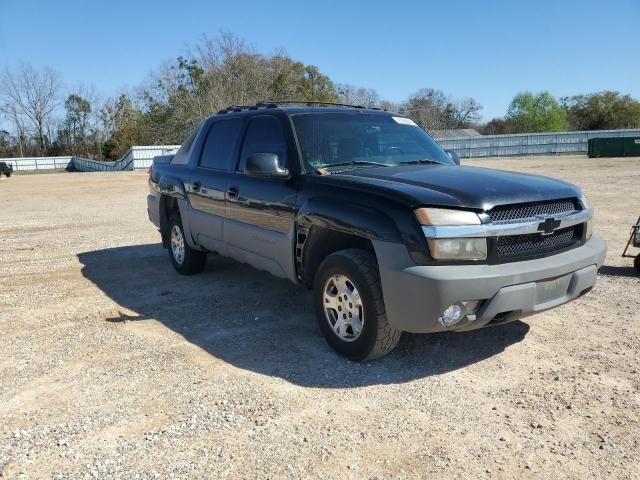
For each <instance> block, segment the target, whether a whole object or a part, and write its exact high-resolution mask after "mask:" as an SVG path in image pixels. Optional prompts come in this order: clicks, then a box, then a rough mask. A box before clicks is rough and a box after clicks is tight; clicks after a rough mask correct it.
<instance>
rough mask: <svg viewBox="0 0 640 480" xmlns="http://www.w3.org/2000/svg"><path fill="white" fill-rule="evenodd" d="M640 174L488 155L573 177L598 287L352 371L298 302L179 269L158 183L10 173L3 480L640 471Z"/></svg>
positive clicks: (282, 287)
mask: <svg viewBox="0 0 640 480" xmlns="http://www.w3.org/2000/svg"><path fill="white" fill-rule="evenodd" d="M639 160H640V159H606V160H604V159H601V160H588V159H585V158H575V157H557V158H553V157H547V158H543V157H536V158H526V159H513V160H509V159H506V160H505V159H500V160H496V159H489V160H482V161H473V162H469V163H470V164H472V165H474V166H490V167H495V168H502V169H510V170H518V171H524V172H530V173H539V174H547V175H553V176H557V177H561V178H565V179H568V180H570V181H573V182H576V183H578V184H580V185H581V186H582V187H583V188H584V189H585V191H586V193H587V195H588V197H590V200H591V202H592V203H593V204H594V207H595V209H596V231H597V232H598V233H600V234H602V235H603V236H604V237H605V238H606V239H607V241H608V244H609V253H608V257H607V261H606V265H605V266H604V267H603V268H602V269H601V272H600V275H599V279H598V284H597V286H596V288H595V289H594V291H593V292H591V293H590V294H589V295H587V296H585V297H583V298H581V299H579V300H577V301H576V302H574V303H571V304H569V305H565V306H563V307H560V308H558V309H555V310H553V311H550V312H546V313H543V314H540V315H537V316H535V317H530V318H528V319H526V321H525V322H514V323H511V324H508V325H503V326H498V327H494V328H490V329H485V330H482V331H478V332H471V333H466V334H437V335H404V336H403V338H402V340H401V343H400V346H399V348H398V349H397V350H396V351H394V352H393V353H392V354H391V355H389V356H388V357H386V358H384V359H383V360H381V361H377V362H373V363H369V364H356V363H350V362H348V361H346V360H344V359H342V358H340V357H338V356H337V355H335V354H334V353H333V352H332V351H331V350H330V349H329V348H328V346H327V345H326V343H325V342H324V340H323V338H322V337H321V336H320V333H319V330H318V328H317V326H316V324H315V320H314V317H313V314H312V308H311V299H310V294H309V292H308V291H307V290H305V289H303V288H301V287H297V286H295V285H292V284H289V283H287V282H285V281H282V280H278V279H275V278H273V277H270V276H269V275H268V274H266V273H262V272H258V271H256V270H253V269H251V268H250V267H247V266H244V265H239V264H236V263H234V262H232V261H229V260H226V259H223V258H220V257H212V258H210V259H209V263H208V268H207V270H206V272H205V273H204V274H202V275H198V276H195V277H190V278H185V277H181V276H179V275H177V274H175V273H174V272H173V270H172V268H171V265H170V263H169V259H168V256H167V253H166V251H164V250H162V248H161V247H160V245H159V243H158V241H159V235H158V233H157V232H156V231H155V229H154V227H153V226H152V225H151V224H150V223H149V222H148V220H147V218H146V205H145V195H146V191H147V186H146V175H145V174H144V173H142V172H135V173H120V172H118V173H104V174H103V173H89V174H81V173H77V174H52V175H42V176H39V175H29V176H19V175H16V176H15V177H12V178H9V179H5V178H3V179H2V180H0V200H1V205H2V212H3V215H2V217H0V259H1V263H0V477H3V478H61V479H62V478H64V479H74V478H143V479H144V478H216V479H221V478H234V479H235V478H256V479H262V478H326V479H330V478H336V479H342V478H353V479H391V478H442V477H447V478H514V477H517V478H576V479H584V478H640V463H639V462H640V460H639V459H638V454H639V453H640V371H639V370H640V330H639V327H640V314H638V310H639V309H640V299H639V295H638V292H639V287H640V280H639V278H638V276H636V275H635V273H634V271H633V269H632V268H631V264H632V261H631V260H630V259H621V258H620V253H621V252H622V249H623V246H624V243H625V241H626V238H627V235H628V233H629V226H630V225H631V224H632V223H633V222H634V221H635V219H636V217H637V216H638V215H639V214H640V208H639V207H640V189H639V188H638V185H640V162H639Z"/></svg>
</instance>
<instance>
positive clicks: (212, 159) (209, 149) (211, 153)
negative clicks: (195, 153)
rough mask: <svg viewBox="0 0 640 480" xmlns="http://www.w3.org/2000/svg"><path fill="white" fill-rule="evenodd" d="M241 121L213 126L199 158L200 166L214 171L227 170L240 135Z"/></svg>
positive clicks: (219, 122) (234, 119)
mask: <svg viewBox="0 0 640 480" xmlns="http://www.w3.org/2000/svg"><path fill="white" fill-rule="evenodd" d="M241 126H242V121H241V120H240V119H239V118H232V119H230V120H222V121H218V122H216V123H214V124H213V126H212V127H211V129H210V130H209V134H208V135H207V139H206V141H205V144H204V148H203V149H202V155H201V156H200V166H201V167H205V168H214V169H216V170H229V167H230V166H231V165H232V163H233V161H234V158H233V153H234V149H235V146H236V143H237V141H238V136H239V134H240V127H241Z"/></svg>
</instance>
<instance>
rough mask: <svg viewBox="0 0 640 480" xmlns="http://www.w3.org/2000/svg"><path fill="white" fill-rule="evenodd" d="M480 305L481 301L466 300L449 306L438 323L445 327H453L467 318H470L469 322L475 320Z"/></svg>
mask: <svg viewBox="0 0 640 480" xmlns="http://www.w3.org/2000/svg"><path fill="white" fill-rule="evenodd" d="M479 305H480V301H479V300H465V301H463V302H456V303H454V304H453V305H450V306H448V307H447V308H446V309H445V310H444V312H442V315H440V318H438V321H439V322H440V324H441V325H442V326H443V327H447V328H448V327H453V326H454V325H455V324H456V323H458V322H459V321H460V320H462V319H463V318H464V317H465V316H469V320H475V313H476V310H477V309H478V306H479Z"/></svg>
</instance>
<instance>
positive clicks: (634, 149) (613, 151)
mask: <svg viewBox="0 0 640 480" xmlns="http://www.w3.org/2000/svg"><path fill="white" fill-rule="evenodd" d="M587 155H589V157H590V158H593V157H640V137H606V138H590V139H589V141H588V148H587Z"/></svg>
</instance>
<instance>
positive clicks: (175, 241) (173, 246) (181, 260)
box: [168, 213, 207, 275]
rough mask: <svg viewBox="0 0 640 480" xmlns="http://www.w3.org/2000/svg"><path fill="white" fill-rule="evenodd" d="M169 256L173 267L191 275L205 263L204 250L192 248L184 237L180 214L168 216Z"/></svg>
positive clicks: (179, 271)
mask: <svg viewBox="0 0 640 480" xmlns="http://www.w3.org/2000/svg"><path fill="white" fill-rule="evenodd" d="M168 223H169V258H171V263H172V264H173V268H175V269H176V271H177V272H178V273H180V274H182V275H193V274H194V273H200V272H202V271H203V270H204V267H205V265H206V263H207V254H206V252H200V251H198V250H194V249H193V248H191V247H190V246H189V244H188V243H187V241H186V239H185V234H184V229H183V228H182V220H181V219H180V215H179V214H177V213H173V214H172V215H171V216H170V217H169V222H168Z"/></svg>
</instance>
